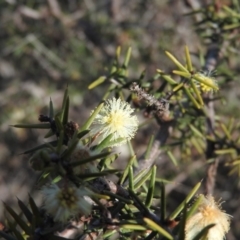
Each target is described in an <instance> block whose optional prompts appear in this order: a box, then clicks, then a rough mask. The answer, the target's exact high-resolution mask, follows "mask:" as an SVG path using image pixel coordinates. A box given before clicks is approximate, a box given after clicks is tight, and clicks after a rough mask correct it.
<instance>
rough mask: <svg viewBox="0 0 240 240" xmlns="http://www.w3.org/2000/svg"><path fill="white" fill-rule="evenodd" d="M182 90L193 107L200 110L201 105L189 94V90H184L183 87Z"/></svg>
mask: <svg viewBox="0 0 240 240" xmlns="http://www.w3.org/2000/svg"><path fill="white" fill-rule="evenodd" d="M183 89H184V91H185V93H186V94H187V95H188V97H189V98H190V100H191V101H192V103H193V104H194V105H195V107H196V108H198V109H200V108H201V105H200V104H199V103H198V102H197V101H196V99H195V98H194V96H193V95H192V94H191V93H190V91H189V89H188V88H186V87H185V86H184V87H183Z"/></svg>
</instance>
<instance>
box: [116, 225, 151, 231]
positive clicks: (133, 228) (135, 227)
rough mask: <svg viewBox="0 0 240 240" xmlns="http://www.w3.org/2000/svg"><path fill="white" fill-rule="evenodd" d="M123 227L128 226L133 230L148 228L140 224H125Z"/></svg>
mask: <svg viewBox="0 0 240 240" xmlns="http://www.w3.org/2000/svg"><path fill="white" fill-rule="evenodd" d="M121 228H126V229H129V230H133V231H146V230H147V228H146V227H144V226H142V225H139V224H123V225H121Z"/></svg>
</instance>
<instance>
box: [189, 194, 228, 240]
mask: <svg viewBox="0 0 240 240" xmlns="http://www.w3.org/2000/svg"><path fill="white" fill-rule="evenodd" d="M200 196H201V197H202V201H201V203H200V205H199V207H198V210H197V212H196V213H195V214H194V215H193V216H192V217H190V218H189V219H188V220H187V224H186V227H185V232H186V238H185V240H192V239H194V237H195V236H196V235H197V234H198V233H199V232H200V231H201V230H202V229H203V228H204V227H206V226H208V225H209V224H215V226H214V227H212V228H210V230H209V231H208V235H207V240H223V239H224V238H225V234H226V233H227V232H228V230H229V225H230V215H228V214H226V213H225V212H224V211H222V210H221V206H220V203H217V202H215V200H214V198H213V196H211V195H208V196H206V197H205V196H203V195H200Z"/></svg>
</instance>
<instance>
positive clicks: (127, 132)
mask: <svg viewBox="0 0 240 240" xmlns="http://www.w3.org/2000/svg"><path fill="white" fill-rule="evenodd" d="M133 112H134V109H132V108H131V106H130V105H129V104H128V103H127V102H125V101H122V100H121V99H120V98H119V99H116V98H112V99H110V100H107V101H106V104H105V105H104V106H103V108H102V109H101V111H100V112H99V113H98V114H97V116H96V118H95V120H94V122H93V126H92V133H93V134H96V133H100V134H101V137H102V139H104V138H106V137H108V136H109V135H110V134H112V135H113V136H112V138H111V141H116V140H119V139H121V140H120V143H118V144H122V143H125V142H126V141H128V140H130V139H131V138H133V137H134V135H135V133H136V131H137V128H138V119H137V117H136V116H135V115H132V113H133ZM118 144H113V145H112V146H114V145H118Z"/></svg>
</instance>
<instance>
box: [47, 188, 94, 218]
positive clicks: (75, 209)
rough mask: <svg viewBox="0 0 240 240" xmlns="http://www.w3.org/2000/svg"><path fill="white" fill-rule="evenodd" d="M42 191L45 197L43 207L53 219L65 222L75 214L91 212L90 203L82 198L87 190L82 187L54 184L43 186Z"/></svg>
mask: <svg viewBox="0 0 240 240" xmlns="http://www.w3.org/2000/svg"><path fill="white" fill-rule="evenodd" d="M42 192H43V195H44V198H45V203H44V208H45V210H46V212H47V213H49V214H50V215H51V216H52V217H53V219H54V221H58V222H66V221H67V220H68V219H69V218H70V217H74V216H76V215H77V214H83V215H88V214H89V213H90V212H91V204H90V203H89V202H88V201H86V200H85V198H84V195H87V194H88V192H87V190H85V189H83V188H76V187H74V186H65V187H63V188H59V187H58V186H57V185H56V184H54V185H51V186H45V187H44V188H43V190H42Z"/></svg>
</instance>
